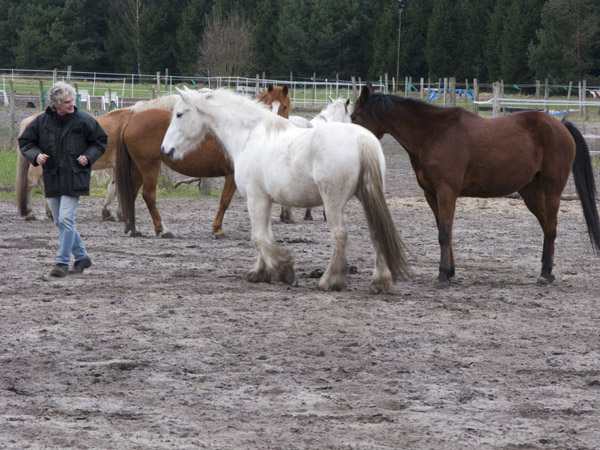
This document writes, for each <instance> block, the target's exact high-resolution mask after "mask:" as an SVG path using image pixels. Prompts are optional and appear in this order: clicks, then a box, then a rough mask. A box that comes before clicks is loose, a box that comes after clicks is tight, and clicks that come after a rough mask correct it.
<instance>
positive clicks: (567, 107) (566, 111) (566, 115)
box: [565, 81, 573, 119]
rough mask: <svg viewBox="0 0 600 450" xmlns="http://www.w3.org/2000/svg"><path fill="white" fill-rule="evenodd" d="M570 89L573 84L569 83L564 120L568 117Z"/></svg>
mask: <svg viewBox="0 0 600 450" xmlns="http://www.w3.org/2000/svg"><path fill="white" fill-rule="evenodd" d="M571 89H573V82H572V81H569V90H568V91H567V106H566V107H565V119H566V118H567V117H569V100H571Z"/></svg>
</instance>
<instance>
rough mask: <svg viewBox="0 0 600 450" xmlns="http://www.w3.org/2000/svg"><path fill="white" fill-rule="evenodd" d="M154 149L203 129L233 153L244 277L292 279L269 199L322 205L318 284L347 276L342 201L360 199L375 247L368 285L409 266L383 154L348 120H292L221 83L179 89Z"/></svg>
mask: <svg viewBox="0 0 600 450" xmlns="http://www.w3.org/2000/svg"><path fill="white" fill-rule="evenodd" d="M178 92H179V94H180V95H181V99H180V100H179V102H178V103H177V105H176V106H175V109H174V110H173V115H172V119H171V124H170V125H169V128H168V129H167V132H166V134H165V137H164V140H163V143H162V151H163V152H164V153H165V154H166V155H167V156H169V157H172V158H181V157H182V156H183V155H185V154H186V153H187V152H189V151H191V150H193V149H194V148H195V147H196V146H197V144H198V143H199V142H201V141H202V139H204V136H205V135H206V133H208V132H212V133H214V134H215V135H216V136H217V138H218V139H219V140H220V141H221V143H222V144H223V147H224V149H225V151H226V152H227V154H228V156H229V157H230V158H231V159H232V160H233V165H234V169H235V182H236V184H237V187H238V189H239V191H240V193H241V194H242V195H243V196H245V197H246V199H247V205H248V213H249V215H250V222H251V226H252V233H251V234H252V243H253V245H254V246H255V248H256V249H257V251H258V261H257V262H256V264H255V266H254V267H253V268H252V269H251V270H250V271H249V272H248V280H249V281H252V282H271V281H278V280H279V281H283V282H286V283H288V284H291V285H293V284H295V283H296V277H295V274H294V265H293V264H294V263H293V260H292V258H291V256H290V255H289V254H288V253H287V252H285V251H284V250H282V249H280V248H279V247H277V246H276V245H275V238H274V236H273V230H272V228H271V209H272V206H273V203H279V204H283V205H291V206H297V207H302V208H306V207H311V206H318V205H323V204H324V205H325V208H326V210H327V222H328V224H329V226H330V229H331V236H332V241H333V255H332V258H331V261H330V263H329V267H328V268H327V270H326V271H325V273H324V274H323V276H322V277H321V279H320V280H319V283H318V287H319V289H321V290H327V291H331V290H342V289H344V288H345V287H346V283H347V274H346V272H347V267H346V241H347V231H346V226H345V224H344V209H345V207H346V203H348V201H349V200H350V199H351V198H352V197H353V196H356V197H357V198H358V199H359V201H360V202H361V203H362V205H363V209H364V211H365V215H366V217H367V223H368V225H369V232H370V236H371V241H372V244H373V247H374V249H375V269H374V272H373V278H372V281H371V285H370V291H371V292H372V293H387V292H391V291H392V290H393V289H394V282H395V281H396V280H397V279H398V278H403V277H405V276H406V275H407V274H408V273H409V269H408V264H407V261H406V257H405V254H404V244H403V243H402V240H401V239H400V236H399V235H398V232H397V231H396V228H395V226H394V223H393V221H392V217H391V214H390V211H389V209H388V207H387V204H386V202H385V197H384V172H385V159H384V156H383V151H382V149H381V145H380V143H379V141H378V140H377V138H376V137H375V136H374V135H373V134H371V133H370V132H369V131H366V130H365V129H364V128H361V127H359V126H356V125H353V124H342V123H331V124H328V125H322V126H320V127H317V128H298V127H296V126H294V125H292V124H291V123H289V122H288V121H287V120H285V119H282V118H281V117H278V116H276V115H275V114H273V113H272V112H270V111H269V110H268V109H266V107H264V106H262V105H260V104H258V103H257V102H256V101H254V100H250V99H247V98H245V97H242V96H238V95H236V94H234V93H232V92H230V91H227V90H217V91H212V90H208V89H205V90H202V91H189V90H186V91H181V90H179V89H178Z"/></svg>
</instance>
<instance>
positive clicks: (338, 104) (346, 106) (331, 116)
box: [279, 97, 352, 223]
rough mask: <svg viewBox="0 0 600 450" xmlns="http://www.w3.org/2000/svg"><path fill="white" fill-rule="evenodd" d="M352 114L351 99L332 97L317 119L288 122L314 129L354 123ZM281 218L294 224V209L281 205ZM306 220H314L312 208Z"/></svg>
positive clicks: (295, 117)
mask: <svg viewBox="0 0 600 450" xmlns="http://www.w3.org/2000/svg"><path fill="white" fill-rule="evenodd" d="M350 114H352V111H350V99H349V98H348V99H343V98H336V99H334V98H332V97H329V103H328V104H327V106H326V107H325V108H323V109H322V110H321V112H320V113H319V114H317V115H316V116H315V117H313V118H312V119H311V120H308V119H306V118H304V117H301V116H290V117H289V118H288V120H289V121H290V122H292V123H293V124H294V125H296V126H297V127H300V128H313V127H318V126H320V125H324V124H326V123H332V122H341V123H352V119H351V118H350ZM323 217H326V216H325V211H323ZM279 218H280V219H281V221H282V222H285V223H293V222H294V217H293V216H292V208H290V207H289V206H284V205H281V212H280V214H279ZM304 220H313V216H312V209H311V208H306V211H305V212H304Z"/></svg>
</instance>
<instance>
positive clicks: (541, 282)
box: [537, 275, 556, 286]
mask: <svg viewBox="0 0 600 450" xmlns="http://www.w3.org/2000/svg"><path fill="white" fill-rule="evenodd" d="M555 278H556V277H555V276H554V275H548V276H547V277H544V276H542V275H540V276H539V277H538V279H537V285H538V286H548V285H549V284H551V283H552V282H553V281H554V279H555Z"/></svg>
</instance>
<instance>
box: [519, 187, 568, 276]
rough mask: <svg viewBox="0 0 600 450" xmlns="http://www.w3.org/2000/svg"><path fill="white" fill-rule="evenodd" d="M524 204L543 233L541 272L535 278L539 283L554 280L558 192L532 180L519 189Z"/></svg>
mask: <svg viewBox="0 0 600 450" xmlns="http://www.w3.org/2000/svg"><path fill="white" fill-rule="evenodd" d="M519 194H520V195H521V198H522V199H523V201H524V202H525V205H526V206H527V208H528V209H529V211H531V212H532V213H533V215H534V216H535V217H536V218H537V220H538V222H539V223H540V226H541V227H542V232H543V233H544V246H543V250H542V272H541V273H540V276H539V277H538V279H537V283H538V284H541V285H546V284H550V283H552V282H553V281H554V275H552V269H553V267H554V241H555V239H556V226H557V217H558V209H559V206H560V194H551V193H548V192H544V190H543V189H542V186H541V184H540V183H539V182H538V181H534V182H532V183H530V184H528V185H527V186H525V187H524V188H523V189H521V190H520V191H519Z"/></svg>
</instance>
